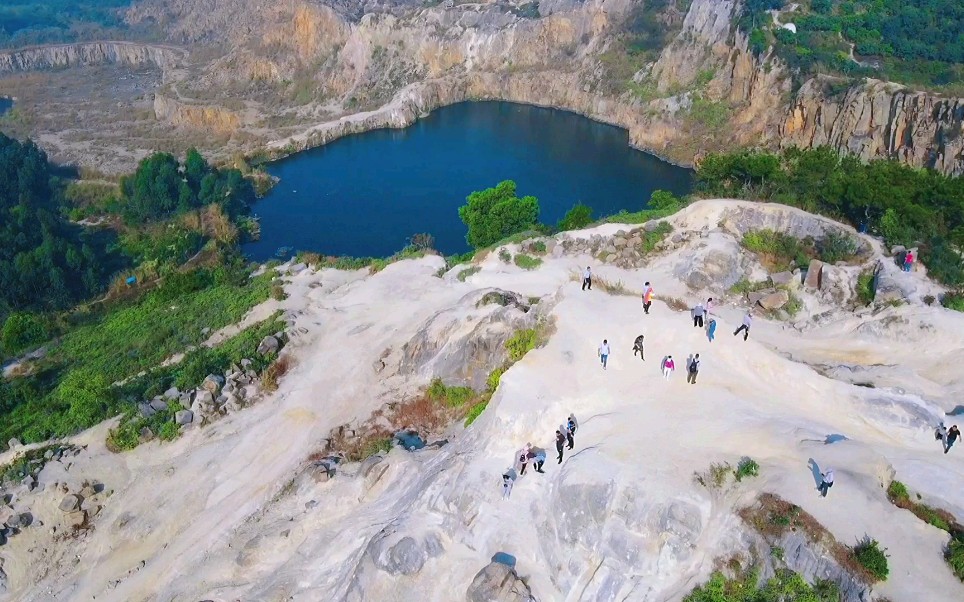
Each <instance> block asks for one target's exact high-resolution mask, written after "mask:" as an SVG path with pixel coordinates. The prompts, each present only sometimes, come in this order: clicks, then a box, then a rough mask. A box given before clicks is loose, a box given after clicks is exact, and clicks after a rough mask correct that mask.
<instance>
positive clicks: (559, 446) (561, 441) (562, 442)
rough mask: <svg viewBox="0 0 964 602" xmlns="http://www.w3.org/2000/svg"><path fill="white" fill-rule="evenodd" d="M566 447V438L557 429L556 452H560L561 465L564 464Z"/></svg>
mask: <svg viewBox="0 0 964 602" xmlns="http://www.w3.org/2000/svg"><path fill="white" fill-rule="evenodd" d="M565 447H566V436H565V435H563V434H562V431H560V430H559V429H556V451H557V452H559V464H562V450H563V449H564V448H565Z"/></svg>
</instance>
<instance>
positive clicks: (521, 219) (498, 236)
mask: <svg viewBox="0 0 964 602" xmlns="http://www.w3.org/2000/svg"><path fill="white" fill-rule="evenodd" d="M459 217H460V218H461V219H462V222H463V223H465V225H466V226H467V227H468V229H469V231H468V234H467V235H466V237H465V238H466V240H467V241H468V243H469V245H471V246H472V247H474V248H476V249H478V248H481V247H487V246H489V245H493V244H495V243H497V242H499V241H500V240H502V239H504V238H506V237H507V236H509V235H511V234H515V233H517V232H523V231H525V230H528V229H530V228H532V227H533V226H535V224H536V222H537V221H538V219H539V201H538V200H537V199H536V197H534V196H526V197H522V198H519V197H517V196H516V185H515V182H513V181H512V180H505V181H504V182H500V183H499V184H498V185H497V186H496V187H495V188H487V189H485V190H481V191H477V192H473V193H472V194H470V195H469V196H468V197H466V204H465V205H463V206H461V207H459Z"/></svg>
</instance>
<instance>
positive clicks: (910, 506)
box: [887, 481, 964, 581]
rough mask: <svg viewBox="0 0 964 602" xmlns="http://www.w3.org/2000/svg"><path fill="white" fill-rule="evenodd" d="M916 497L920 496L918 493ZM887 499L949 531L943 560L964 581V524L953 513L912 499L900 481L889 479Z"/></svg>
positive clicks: (929, 522)
mask: <svg viewBox="0 0 964 602" xmlns="http://www.w3.org/2000/svg"><path fill="white" fill-rule="evenodd" d="M917 497H918V498H920V496H919V495H918V496H917ZM887 499H889V500H890V502H891V503H892V504H893V505H895V506H897V507H898V508H903V509H904V510H909V511H911V512H912V513H913V514H914V516H916V517H917V518H919V519H921V520H922V521H924V522H925V523H927V524H929V525H931V526H933V527H937V528H938V529H941V530H942V531H947V532H948V533H950V535H951V541H950V542H949V543H948V544H947V548H946V549H945V550H944V560H945V561H946V562H947V564H948V566H950V567H951V570H952V571H954V574H955V575H957V578H958V579H960V580H961V581H964V526H962V525H961V524H960V523H958V522H957V519H956V518H955V517H954V515H953V514H951V513H950V512H948V511H946V510H943V509H941V508H934V507H932V506H928V505H927V504H922V503H920V502H916V501H914V500H913V498H912V497H911V494H910V491H909V490H908V489H907V486H906V485H904V484H903V483H901V482H900V481H891V482H890V485H888V486H887Z"/></svg>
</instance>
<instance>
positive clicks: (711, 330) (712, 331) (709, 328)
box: [706, 318, 716, 343]
mask: <svg viewBox="0 0 964 602" xmlns="http://www.w3.org/2000/svg"><path fill="white" fill-rule="evenodd" d="M706 338H708V339H709V340H710V342H711V343H712V342H713V339H714V338H716V318H710V321H709V323H708V324H707V325H706Z"/></svg>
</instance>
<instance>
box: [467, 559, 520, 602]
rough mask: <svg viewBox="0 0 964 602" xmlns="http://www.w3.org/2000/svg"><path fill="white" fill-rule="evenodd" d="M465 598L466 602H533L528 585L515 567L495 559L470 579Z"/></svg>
mask: <svg viewBox="0 0 964 602" xmlns="http://www.w3.org/2000/svg"><path fill="white" fill-rule="evenodd" d="M465 599H466V601H467V602H535V598H533V597H532V592H531V591H530V590H529V586H528V585H527V584H526V582H525V581H523V580H522V578H520V577H519V575H518V574H517V573H516V572H515V569H514V568H512V567H510V566H508V565H506V564H502V563H500V562H495V561H493V562H490V563H489V564H487V565H486V566H485V568H483V569H482V570H481V571H479V572H478V574H476V576H475V578H474V579H472V583H471V585H469V589H468V590H467V591H466V592H465Z"/></svg>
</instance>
